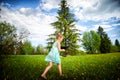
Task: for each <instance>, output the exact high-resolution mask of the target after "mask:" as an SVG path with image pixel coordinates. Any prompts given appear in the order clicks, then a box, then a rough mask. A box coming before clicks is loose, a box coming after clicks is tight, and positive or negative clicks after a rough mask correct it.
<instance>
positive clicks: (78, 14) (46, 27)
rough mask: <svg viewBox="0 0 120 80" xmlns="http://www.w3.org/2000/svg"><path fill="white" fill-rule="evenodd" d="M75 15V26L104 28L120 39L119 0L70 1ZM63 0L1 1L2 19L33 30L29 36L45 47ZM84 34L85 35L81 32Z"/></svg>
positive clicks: (18, 27) (33, 42)
mask: <svg viewBox="0 0 120 80" xmlns="http://www.w3.org/2000/svg"><path fill="white" fill-rule="evenodd" d="M67 2H68V5H69V8H70V11H71V12H72V13H73V14H75V18H76V19H77V20H78V21H77V22H76V28H77V29H79V30H81V32H80V33H81V34H83V33H84V32H85V31H87V32H88V31H90V30H95V31H97V29H98V27H99V26H101V27H103V29H104V31H105V32H106V33H107V34H108V36H109V38H110V39H111V41H112V43H114V41H115V39H118V40H119V41H120V0H67ZM59 4H60V0H0V8H1V9H2V10H1V12H0V15H1V19H0V22H2V21H6V22H9V23H11V24H13V25H15V27H16V28H17V29H18V30H19V31H22V29H23V28H25V29H27V30H28V31H29V32H30V35H29V37H28V39H29V40H30V41H31V43H32V44H33V45H34V46H36V45H38V44H42V45H43V46H46V43H47V41H46V39H47V38H48V36H47V35H49V34H51V33H53V32H54V29H53V27H52V26H51V25H50V23H52V22H54V21H56V20H57V19H56V16H57V10H58V9H59V7H60V6H59ZM81 37H82V35H81Z"/></svg>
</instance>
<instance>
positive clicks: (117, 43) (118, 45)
mask: <svg viewBox="0 0 120 80" xmlns="http://www.w3.org/2000/svg"><path fill="white" fill-rule="evenodd" d="M115 46H117V48H118V51H119V52H120V43H119V41H118V40H117V39H116V40H115Z"/></svg>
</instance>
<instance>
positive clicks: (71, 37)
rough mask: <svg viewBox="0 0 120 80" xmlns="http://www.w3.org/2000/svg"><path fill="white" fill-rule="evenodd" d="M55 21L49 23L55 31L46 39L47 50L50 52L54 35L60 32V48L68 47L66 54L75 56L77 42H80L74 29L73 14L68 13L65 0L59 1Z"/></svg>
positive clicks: (77, 32) (77, 31)
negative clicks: (61, 37) (62, 36)
mask: <svg viewBox="0 0 120 80" xmlns="http://www.w3.org/2000/svg"><path fill="white" fill-rule="evenodd" d="M57 19H58V20H57V21H56V22H53V23H51V25H52V26H53V27H54V29H55V30H56V31H55V33H53V34H51V35H49V38H48V39H47V40H48V46H47V48H48V49H49V50H50V48H51V47H52V44H53V42H54V41H55V39H54V38H55V34H56V33H57V32H60V33H62V34H63V35H64V40H63V43H62V46H65V47H68V49H67V50H66V54H71V55H74V54H77V53H78V51H79V50H78V49H79V45H78V42H79V41H80V37H79V35H80V34H79V30H78V29H76V27H75V22H76V20H75V18H74V14H72V13H70V10H69V7H68V5H67V2H66V0H61V4H60V9H59V10H58V16H57Z"/></svg>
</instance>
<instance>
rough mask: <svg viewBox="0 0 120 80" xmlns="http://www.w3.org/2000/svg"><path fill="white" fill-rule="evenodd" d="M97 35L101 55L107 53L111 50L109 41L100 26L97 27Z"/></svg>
mask: <svg viewBox="0 0 120 80" xmlns="http://www.w3.org/2000/svg"><path fill="white" fill-rule="evenodd" d="M98 34H99V35H100V37H101V45H100V51H101V53H109V52H110V49H111V41H110V39H109V37H108V35H107V34H106V33H105V32H104V30H103V28H102V27H101V26H99V28H98Z"/></svg>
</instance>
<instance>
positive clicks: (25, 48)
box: [22, 40, 34, 55]
mask: <svg viewBox="0 0 120 80" xmlns="http://www.w3.org/2000/svg"><path fill="white" fill-rule="evenodd" d="M22 54H25V55H28V54H30V55H31V54H34V48H33V46H32V45H31V43H30V41H28V40H26V41H25V42H24V43H23V44H22Z"/></svg>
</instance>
